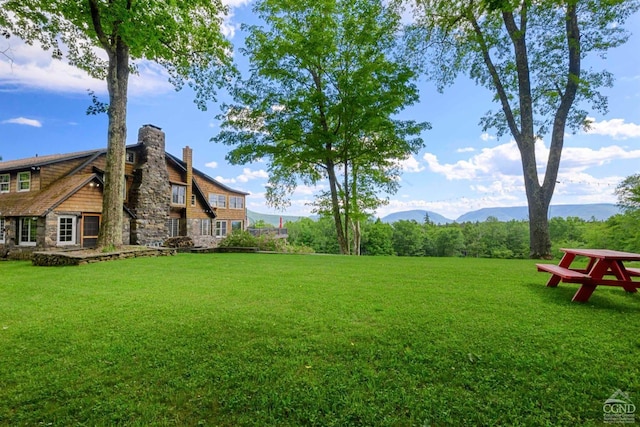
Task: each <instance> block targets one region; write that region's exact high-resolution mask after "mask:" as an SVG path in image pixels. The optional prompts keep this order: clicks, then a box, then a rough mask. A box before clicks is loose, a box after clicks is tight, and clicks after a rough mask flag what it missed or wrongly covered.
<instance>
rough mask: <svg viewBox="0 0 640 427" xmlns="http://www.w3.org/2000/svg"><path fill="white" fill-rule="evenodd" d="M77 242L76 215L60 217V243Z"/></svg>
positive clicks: (70, 243)
mask: <svg viewBox="0 0 640 427" xmlns="http://www.w3.org/2000/svg"><path fill="white" fill-rule="evenodd" d="M75 243H76V217H75V216H68V215H64V216H60V217H58V245H74V244H75Z"/></svg>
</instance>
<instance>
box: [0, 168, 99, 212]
mask: <svg viewBox="0 0 640 427" xmlns="http://www.w3.org/2000/svg"><path fill="white" fill-rule="evenodd" d="M93 180H95V181H96V182H98V183H101V181H100V178H99V177H98V175H96V174H95V173H85V174H76V175H71V176H67V177H64V178H61V179H59V180H57V181H56V182H54V183H53V184H51V185H50V186H48V187H47V188H45V189H43V190H40V191H28V192H27V191H25V192H20V193H6V194H0V216H44V215H46V214H48V213H49V212H50V211H51V210H53V209H55V208H56V207H57V206H59V205H60V204H61V203H62V202H64V201H65V200H67V199H68V198H69V197H71V196H72V195H73V194H74V193H76V192H77V191H78V190H80V189H81V188H82V187H84V186H85V185H87V184H88V183H89V182H91V181H93Z"/></svg>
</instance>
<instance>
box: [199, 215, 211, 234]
mask: <svg viewBox="0 0 640 427" xmlns="http://www.w3.org/2000/svg"><path fill="white" fill-rule="evenodd" d="M200 234H201V235H203V236H211V219H209V218H206V219H201V220H200Z"/></svg>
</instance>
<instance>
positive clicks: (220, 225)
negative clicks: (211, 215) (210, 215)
mask: <svg viewBox="0 0 640 427" xmlns="http://www.w3.org/2000/svg"><path fill="white" fill-rule="evenodd" d="M226 235H227V221H216V237H225V236H226Z"/></svg>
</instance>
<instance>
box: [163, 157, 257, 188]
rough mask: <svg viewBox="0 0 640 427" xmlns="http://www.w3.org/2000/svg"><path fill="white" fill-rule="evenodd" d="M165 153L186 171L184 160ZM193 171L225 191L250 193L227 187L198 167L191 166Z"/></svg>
mask: <svg viewBox="0 0 640 427" xmlns="http://www.w3.org/2000/svg"><path fill="white" fill-rule="evenodd" d="M166 155H167V157H168V158H169V159H170V160H173V162H174V163H175V164H176V165H177V166H178V167H179V168H180V169H182V170H183V171H186V170H187V164H186V163H185V162H184V161H182V160H180V159H179V158H177V157H176V156H174V155H173V154H169V153H166ZM193 173H194V174H198V175H200V176H201V177H202V178H204V179H206V180H207V181H211V182H212V183H214V184H215V185H217V186H219V187H222V188H224V189H225V190H227V191H229V192H231V193H237V194H242V195H244V196H248V195H249V194H251V193H246V192H244V191H240V190H234V189H233V188H231V187H229V186H227V185H224V184H223V183H221V182H220V181H217V180H215V179H213V178H211V177H210V176H209V175H207V174H205V173H204V172H202V171H200V170H198V169H196V168H193Z"/></svg>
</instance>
